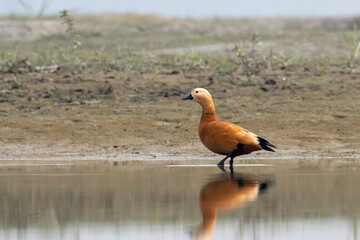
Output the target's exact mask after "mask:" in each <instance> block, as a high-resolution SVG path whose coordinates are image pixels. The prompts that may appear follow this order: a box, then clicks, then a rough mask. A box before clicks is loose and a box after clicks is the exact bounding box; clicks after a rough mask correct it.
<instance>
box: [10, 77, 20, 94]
mask: <svg viewBox="0 0 360 240" xmlns="http://www.w3.org/2000/svg"><path fill="white" fill-rule="evenodd" d="M20 87H21V81H20V79H19V77H18V75H17V74H16V75H11V78H10V79H9V81H8V88H9V89H10V90H13V89H19V88H20Z"/></svg>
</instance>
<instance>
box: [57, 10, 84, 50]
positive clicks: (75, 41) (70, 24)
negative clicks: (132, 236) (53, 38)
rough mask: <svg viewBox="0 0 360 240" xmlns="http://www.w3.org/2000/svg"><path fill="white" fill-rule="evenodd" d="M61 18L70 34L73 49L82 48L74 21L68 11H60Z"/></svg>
mask: <svg viewBox="0 0 360 240" xmlns="http://www.w3.org/2000/svg"><path fill="white" fill-rule="evenodd" d="M60 18H61V19H62V20H63V24H65V25H66V27H67V28H66V32H68V33H69V34H70V38H71V40H72V47H73V49H77V48H78V47H80V46H81V42H80V40H79V36H78V34H77V32H76V31H75V29H74V19H72V18H71V17H70V15H69V11H68V10H62V11H60Z"/></svg>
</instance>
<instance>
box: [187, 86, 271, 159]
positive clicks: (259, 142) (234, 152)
mask: <svg viewBox="0 0 360 240" xmlns="http://www.w3.org/2000/svg"><path fill="white" fill-rule="evenodd" d="M182 100H194V101H195V102H197V103H199V104H200V105H201V107H202V115H201V118H200V123H199V128H198V132H199V137H200V140H201V142H202V143H203V144H204V145H205V147H206V148H207V149H209V150H210V151H212V152H214V153H217V154H220V155H225V158H224V159H222V160H221V161H220V162H219V163H218V164H217V165H218V166H224V162H225V161H226V160H227V159H229V158H230V162H229V163H230V166H233V160H234V158H235V157H237V156H240V155H244V154H249V153H251V152H254V151H259V150H266V151H270V152H275V151H274V150H273V149H272V148H276V146H275V145H273V144H271V143H270V142H268V141H267V140H265V139H264V138H261V137H259V136H258V135H256V134H254V133H252V132H250V131H248V130H246V129H245V128H243V127H240V126H238V125H235V124H233V123H229V122H222V121H219V120H218V119H217V118H216V117H215V105H214V102H213V99H212V97H211V94H210V93H209V91H208V90H206V89H205V88H195V89H194V90H192V91H191V93H190V95H189V96H187V97H184V98H182Z"/></svg>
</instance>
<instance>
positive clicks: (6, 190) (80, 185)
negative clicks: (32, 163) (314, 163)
mask: <svg viewBox="0 0 360 240" xmlns="http://www.w3.org/2000/svg"><path fill="white" fill-rule="evenodd" d="M237 169H239V170H240V169H241V171H242V174H236V173H234V174H233V175H231V174H230V173H223V174H222V175H219V169H217V168H215V167H172V168H167V167H149V166H142V165H140V164H138V165H135V164H134V166H120V165H119V166H117V167H114V166H113V165H111V166H110V165H104V166H103V167H101V166H99V165H95V166H94V168H90V167H88V168H85V167H83V166H81V168H80V167H79V169H76V168H75V169H63V168H62V167H61V168H59V169H58V170H56V171H55V170H54V167H51V168H50V169H44V170H43V171H42V172H40V171H39V173H33V172H30V171H28V170H26V169H25V170H24V171H23V172H19V173H11V172H5V173H3V174H0V240H2V239H4V240H33V239H36V240H49V239H51V240H73V239H77V240H99V239H127V240H128V239H129V240H131V239H134V240H139V239H141V240H142V239H146V240H158V239H171V240H184V239H189V234H188V231H186V229H189V228H194V231H193V233H194V234H195V233H197V234H198V235H197V236H199V234H200V232H201V231H203V234H204V235H203V236H205V235H206V234H207V236H210V235H211V234H212V238H213V239H244V240H249V239H251V240H262V239H266V240H288V239H291V240H303V239H326V240H339V239H352V240H353V239H358V240H359V236H360V205H359V199H360V188H359V186H358V184H359V182H360V172H359V171H357V170H356V171H353V170H352V171H348V170H347V169H345V170H344V169H334V168H331V169H325V170H323V169H314V168H309V169H304V168H301V169H299V168H294V169H292V168H291V169H290V168H286V169H285V170H281V168H279V167H276V168H272V170H269V168H263V167H260V168H259V167H241V168H237ZM359 169H360V168H359ZM254 172H256V173H257V174H258V176H259V177H255V176H253V175H250V174H251V173H254ZM269 174H271V182H274V183H276V184H269V182H267V181H264V180H266V178H265V177H264V176H268V175H269ZM214 176H217V178H216V179H214V178H213V177H214ZM210 178H211V179H212V181H209V179H210ZM269 185H271V189H269V190H268V191H266V194H261V195H259V193H262V192H264V191H263V190H264V189H266V187H267V188H269ZM200 189H202V192H201V202H200V204H201V209H202V210H203V214H204V224H201V225H200V227H198V228H195V224H194V223H197V224H199V222H201V218H202V214H201V213H202V212H201V211H200V210H199V192H200ZM255 200H256V201H255ZM250 202H251V203H250ZM225 210H230V211H229V212H228V213H225V212H224V211H225ZM215 215H216V224H215V225H214V223H215ZM205 216H206V217H205ZM211 217H212V218H211ZM197 224H196V225H197ZM206 226H208V227H206ZM203 238H205V237H203Z"/></svg>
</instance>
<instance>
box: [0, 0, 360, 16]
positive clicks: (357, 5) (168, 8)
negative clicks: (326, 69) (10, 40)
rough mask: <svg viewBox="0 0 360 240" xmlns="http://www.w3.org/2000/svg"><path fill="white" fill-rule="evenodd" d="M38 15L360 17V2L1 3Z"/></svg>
mask: <svg viewBox="0 0 360 240" xmlns="http://www.w3.org/2000/svg"><path fill="white" fill-rule="evenodd" d="M24 5H28V7H26V9H25V11H26V13H29V12H32V13H36V12H37V11H38V10H39V9H42V8H43V7H44V6H46V7H45V8H46V9H45V12H44V13H45V14H57V13H58V12H59V11H61V10H63V9H69V10H72V11H74V12H76V13H81V14H89V13H91V14H103V13H137V14H160V15H166V16H172V17H196V18H198V17H279V16H281V17H330V16H332V17H335V16H336V17H338V16H348V15H355V14H358V13H359V11H360V1H358V0H343V1H336V0H316V1H312V0H302V1H300V0H297V1H287V0H273V1H266V0H254V1H244V0H242V1H238V0H225V1H221V0H209V1H207V0H199V1H191V0H184V1H166V0H157V1H155V0H152V1H151V0H133V1H117V0H104V1H96V0H78V1H71V0H63V1H59V0H46V1H44V0H20V1H14V0H1V1H0V6H1V7H0V14H1V15H11V14H24V13H25V12H24Z"/></svg>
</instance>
